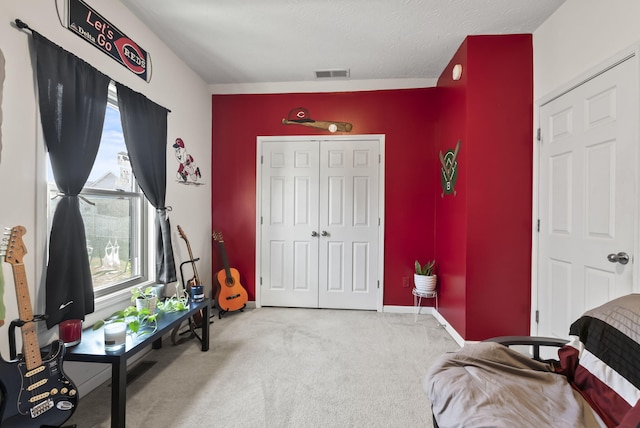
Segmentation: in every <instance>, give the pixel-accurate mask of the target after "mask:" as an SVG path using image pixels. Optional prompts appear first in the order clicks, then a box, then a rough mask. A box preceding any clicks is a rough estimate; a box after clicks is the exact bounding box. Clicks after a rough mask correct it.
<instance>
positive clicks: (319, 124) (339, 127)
mask: <svg viewBox="0 0 640 428" xmlns="http://www.w3.org/2000/svg"><path fill="white" fill-rule="evenodd" d="M282 124H283V125H302V126H309V127H311V128H318V129H326V130H328V131H329V132H336V131H340V132H351V129H352V128H353V125H351V124H350V123H349V122H327V121H323V120H314V121H313V122H296V121H293V120H287V119H282Z"/></svg>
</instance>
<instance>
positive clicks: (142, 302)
mask: <svg viewBox="0 0 640 428" xmlns="http://www.w3.org/2000/svg"><path fill="white" fill-rule="evenodd" d="M156 300H157V298H156V296H153V297H149V298H147V299H136V309H137V310H138V312H140V311H141V310H142V309H144V308H149V312H151V313H152V314H153V313H155V311H156Z"/></svg>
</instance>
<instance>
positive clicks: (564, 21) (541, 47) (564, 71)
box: [533, 0, 640, 100]
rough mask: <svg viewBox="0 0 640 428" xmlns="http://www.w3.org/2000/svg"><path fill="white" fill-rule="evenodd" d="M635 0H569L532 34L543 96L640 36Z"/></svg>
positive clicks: (538, 91)
mask: <svg viewBox="0 0 640 428" xmlns="http://www.w3.org/2000/svg"><path fill="white" fill-rule="evenodd" d="M638 17H640V2H638V1H637V0H615V1H602V0H567V1H566V2H565V3H564V4H563V5H562V6H560V8H559V9H558V10H557V11H556V12H555V13H554V14H553V15H552V16H551V17H549V19H547V20H546V21H545V22H544V23H543V24H542V25H541V26H540V27H539V28H538V29H537V30H536V31H535V32H534V33H533V53H534V68H533V70H534V99H535V100H539V99H540V98H541V97H544V96H546V95H548V94H549V93H551V92H552V91H554V90H555V89H557V88H559V87H560V86H562V85H564V84H565V83H567V82H569V81H570V80H572V79H573V78H575V77H577V76H580V75H581V74H582V73H584V72H586V71H587V70H589V69H591V68H592V67H595V66H597V65H599V64H600V63H602V62H603V61H605V60H606V59H608V58H609V57H611V56H612V55H614V54H616V53H618V52H620V51H622V50H623V49H626V48H628V47H630V46H631V45H632V44H634V43H636V42H638V41H640V25H638Z"/></svg>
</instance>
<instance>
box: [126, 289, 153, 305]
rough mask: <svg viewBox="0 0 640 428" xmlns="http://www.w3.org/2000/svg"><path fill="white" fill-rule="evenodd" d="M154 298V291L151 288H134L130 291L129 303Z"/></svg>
mask: <svg viewBox="0 0 640 428" xmlns="http://www.w3.org/2000/svg"><path fill="white" fill-rule="evenodd" d="M153 297H156V291H155V289H154V288H153V287H147V288H145V289H144V290H143V289H142V287H134V288H132V289H131V301H132V302H135V301H136V299H145V300H149V299H152V298H153Z"/></svg>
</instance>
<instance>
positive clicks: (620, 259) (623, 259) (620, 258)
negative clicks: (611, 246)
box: [607, 251, 629, 265]
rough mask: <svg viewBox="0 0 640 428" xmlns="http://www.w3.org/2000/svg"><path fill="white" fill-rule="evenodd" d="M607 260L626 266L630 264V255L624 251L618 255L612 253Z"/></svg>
mask: <svg viewBox="0 0 640 428" xmlns="http://www.w3.org/2000/svg"><path fill="white" fill-rule="evenodd" d="M607 260H609V261H610V262H611V263H620V264H621V265H626V264H627V263H629V255H628V254H627V253H625V252H623V251H621V252H619V253H618V254H614V253H611V254H609V255H608V256H607Z"/></svg>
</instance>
